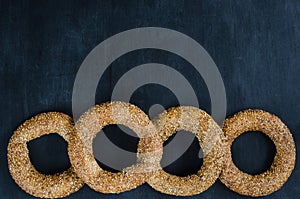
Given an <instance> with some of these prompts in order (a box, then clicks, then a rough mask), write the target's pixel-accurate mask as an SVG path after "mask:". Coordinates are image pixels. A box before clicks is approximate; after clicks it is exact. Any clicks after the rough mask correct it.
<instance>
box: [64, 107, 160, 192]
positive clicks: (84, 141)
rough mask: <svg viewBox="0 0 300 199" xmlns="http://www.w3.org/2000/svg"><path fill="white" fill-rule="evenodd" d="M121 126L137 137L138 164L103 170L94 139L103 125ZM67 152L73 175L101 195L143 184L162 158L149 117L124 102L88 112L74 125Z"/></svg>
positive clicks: (157, 139)
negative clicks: (98, 161) (96, 155)
mask: <svg viewBox="0 0 300 199" xmlns="http://www.w3.org/2000/svg"><path fill="white" fill-rule="evenodd" d="M109 124H122V125H125V126H127V127H129V128H130V129H132V130H133V131H134V132H135V133H136V134H137V136H138V137H139V138H140V141H139V144H138V152H137V163H136V164H135V165H133V166H130V167H127V168H125V169H124V170H123V171H120V172H118V173H111V172H109V171H105V170H103V169H102V168H100V167H99V165H98V164H97V162H96V160H95V158H94V155H93V149H92V142H93V139H94V138H95V137H96V135H97V133H98V132H99V131H100V130H101V129H102V128H103V127H105V126H106V125H109ZM75 128H76V131H77V134H74V136H73V137H72V141H71V142H70V145H69V148H68V151H69V157H70V160H71V163H72V165H73V166H74V168H75V171H76V173H77V174H78V176H80V177H81V178H82V179H83V180H84V182H85V183H86V184H87V185H89V186H90V187H91V188H92V189H94V190H96V191H98V192H102V193H121V192H124V191H129V190H131V189H134V188H136V187H137V186H139V185H141V184H143V183H144V182H145V181H146V180H147V179H148V178H149V177H150V176H151V175H152V173H153V170H156V169H157V167H158V165H159V162H160V160H161V157H162V142H161V141H160V137H159V136H158V135H157V133H156V129H155V127H154V125H153V124H152V122H151V121H150V120H149V118H148V116H147V115H146V114H145V113H144V112H143V111H142V110H140V109H139V108H138V107H136V106H134V105H132V104H128V103H125V102H108V103H103V104H101V105H96V106H95V107H93V108H91V109H89V110H88V111H87V112H85V113H84V114H83V115H82V116H81V117H80V119H79V120H78V122H76V124H75Z"/></svg>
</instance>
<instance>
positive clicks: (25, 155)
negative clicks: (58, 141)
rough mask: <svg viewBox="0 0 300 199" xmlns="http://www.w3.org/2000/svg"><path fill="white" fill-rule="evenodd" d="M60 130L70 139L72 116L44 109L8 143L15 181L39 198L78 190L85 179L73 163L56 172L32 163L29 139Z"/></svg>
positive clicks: (63, 194)
mask: <svg viewBox="0 0 300 199" xmlns="http://www.w3.org/2000/svg"><path fill="white" fill-rule="evenodd" d="M50 133H58V134H59V135H60V136H62V137H63V138H64V139H65V140H66V141H67V142H69V139H70V135H71V134H73V133H74V126H73V121H72V119H71V118H70V117H69V116H68V115H65V114H63V113H58V112H49V113H42V114H39V115H37V116H35V117H33V118H32V119H30V120H27V121H26V122H25V123H23V124H22V125H21V126H20V127H18V129H17V130H16V131H15V132H14V134H13V135H12V137H11V138H10V141H9V144H8V148H7V150H8V152H7V159H8V168H9V172H10V174H11V176H12V178H13V179H14V180H15V182H16V183H17V184H18V185H19V186H20V187H21V188H22V189H23V190H24V191H25V192H27V193H29V194H31V195H33V196H36V197H40V198H61V197H65V196H68V195H70V194H72V193H74V192H76V191H78V190H79V189H80V188H81V187H82V186H83V185H84V183H83V181H82V180H81V179H80V178H79V177H78V176H77V175H76V173H75V172H74V169H73V168H72V167H70V168H69V169H68V170H67V171H64V172H61V173H57V174H54V175H44V174H41V173H39V172H38V171H37V170H36V169H35V168H34V166H33V165H32V164H31V162H30V159H29V151H28V148H27V142H29V141H30V140H33V139H36V138H38V137H40V136H42V135H46V134H50Z"/></svg>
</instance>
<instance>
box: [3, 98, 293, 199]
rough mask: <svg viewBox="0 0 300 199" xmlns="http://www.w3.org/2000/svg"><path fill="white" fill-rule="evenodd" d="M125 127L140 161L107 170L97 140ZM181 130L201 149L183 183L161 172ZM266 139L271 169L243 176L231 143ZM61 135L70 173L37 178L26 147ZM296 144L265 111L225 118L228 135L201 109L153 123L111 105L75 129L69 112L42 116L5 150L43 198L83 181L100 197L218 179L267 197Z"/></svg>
mask: <svg viewBox="0 0 300 199" xmlns="http://www.w3.org/2000/svg"><path fill="white" fill-rule="evenodd" d="M109 124H122V125H125V126H127V127H129V128H131V129H132V130H133V131H134V132H135V133H136V134H137V135H138V137H139V138H140V141H139V144H138V150H137V163H136V164H135V165H133V166H131V167H128V168H126V169H124V170H123V171H120V172H118V173H111V172H108V171H106V170H103V169H102V168H100V167H99V165H98V164H97V162H96V160H95V158H94V156H93V151H92V142H93V139H94V137H95V136H96V134H97V133H98V132H99V131H100V130H101V129H102V128H103V127H104V126H106V125H109ZM179 130H186V131H190V132H193V133H194V134H195V135H196V137H197V138H198V140H199V144H200V145H201V148H202V149H203V153H204V158H203V165H202V166H201V168H200V170H199V171H198V172H197V174H194V175H189V176H185V177H179V176H175V175H171V174H168V173H166V172H165V171H164V170H163V169H162V168H161V166H160V160H161V158H162V148H163V142H164V141H166V140H167V139H168V138H169V137H170V136H171V135H172V134H174V133H176V131H179ZM250 130H257V131H262V132H263V133H265V134H267V135H268V136H269V137H270V139H271V140H272V141H273V142H274V143H275V146H276V150H277V153H276V156H275V158H274V162H273V164H272V166H271V168H270V169H269V170H268V171H266V172H264V173H262V174H260V175H254V176H253V175H249V174H246V173H243V172H242V171H240V170H239V169H238V168H237V167H236V166H235V165H234V163H233V161H232V158H231V144H232V142H233V140H234V139H235V138H236V137H238V136H239V135H240V134H242V133H243V132H245V131H250ZM53 132H57V133H58V134H59V135H61V136H62V137H63V138H64V139H65V140H66V141H67V142H68V144H69V145H68V152H69V158H70V161H71V165H72V166H71V168H69V169H68V170H67V171H64V172H62V173H57V174H55V175H44V174H41V173H39V172H38V171H37V170H36V169H35V168H34V166H33V165H32V164H31V162H30V159H29V155H28V153H29V152H28V149H27V145H26V143H27V142H28V141H30V140H33V139H35V138H38V137H40V136H42V135H45V134H49V133H53ZM295 156H296V154H295V143H294V140H293V137H292V135H291V133H290V131H289V129H288V128H287V127H286V125H285V124H284V123H283V122H282V121H281V120H280V119H279V118H278V117H276V116H274V115H272V114H270V113H267V112H265V111H262V110H246V111H242V112H239V113H237V114H236V115H234V116H233V117H231V118H229V119H226V120H225V122H224V124H223V131H222V129H220V127H219V126H218V125H217V124H216V123H215V122H214V120H213V119H212V118H211V117H210V116H209V115H208V114H207V113H206V112H204V111H202V110H200V109H197V108H195V107H187V106H180V107H176V108H170V109H168V110H167V111H165V112H163V113H161V114H159V115H158V116H157V117H156V119H154V121H153V123H152V122H151V121H150V120H149V118H148V116H147V115H146V114H145V113H144V112H143V111H142V110H140V109H139V108H138V107H136V106H134V105H132V104H128V103H124V102H108V103H104V104H101V105H96V106H95V107H93V108H91V109H89V110H88V111H87V112H85V113H84V114H83V115H82V116H81V117H80V119H79V120H78V122H76V124H75V126H74V124H73V121H72V119H71V118H70V117H69V116H68V115H65V114H62V113H58V112H49V113H42V114H39V115H37V116H35V117H33V118H32V119H30V120H28V121H26V122H25V123H23V124H22V125H21V126H20V127H18V129H17V130H16V131H15V132H14V134H13V136H12V137H11V139H10V141H9V144H8V167H9V171H10V173H11V175H12V178H13V179H14V180H15V182H16V183H17V184H18V185H19V186H20V187H21V188H22V189H23V190H24V191H26V192H27V193H29V194H31V195H33V196H36V197H41V198H59V197H65V196H67V195H69V194H72V193H74V192H76V191H77V190H79V189H80V188H81V187H82V186H83V185H84V183H86V184H87V185H88V186H90V187H91V188H92V189H94V190H96V191H99V192H102V193H120V192H124V191H128V190H131V189H134V188H136V187H137V186H139V185H141V184H143V183H144V182H147V183H148V184H149V185H150V186H152V187H153V188H154V189H155V190H157V191H160V192H162V193H166V194H171V195H177V196H190V195H195V194H199V193H201V192H203V191H205V190H207V189H208V188H209V187H210V186H211V185H212V184H213V183H214V182H215V181H216V180H217V179H218V178H220V180H221V182H222V183H224V184H225V185H226V186H227V187H228V188H230V189H231V190H233V191H235V192H237V193H239V194H242V195H247V196H264V195H268V194H270V193H272V192H274V191H276V190H278V189H280V187H282V185H283V184H284V183H285V182H286V181H287V179H288V177H289V176H290V174H291V173H292V170H293V169H294V165H295Z"/></svg>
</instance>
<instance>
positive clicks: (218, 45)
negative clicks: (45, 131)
mask: <svg viewBox="0 0 300 199" xmlns="http://www.w3.org/2000/svg"><path fill="white" fill-rule="evenodd" d="M146 26H158V27H165V28H170V29H174V30H177V31H180V32H182V33H184V34H186V35H188V36H190V37H192V38H193V39H195V40H196V41H197V42H199V43H200V44H201V45H203V47H204V48H205V49H206V50H207V51H208V52H209V53H210V55H211V57H212V58H213V59H214V61H215V63H216V64H217V66H218V68H219V70H220V73H221V75H222V77H223V79H224V83H225V87H226V92H227V105H228V109H227V115H232V114H234V113H235V112H237V111H240V110H243V109H246V108H260V109H265V110H267V111H269V112H272V113H274V114H276V115H279V116H280V117H281V119H282V120H283V121H284V122H285V123H286V124H287V125H288V127H289V128H290V130H291V132H292V133H293V136H294V138H295V141H296V145H298V144H299V142H300V135H299V133H300V132H299V131H300V123H299V112H300V105H299V100H300V89H299V85H300V78H299V76H300V68H299V67H300V56H299V52H300V2H299V1H297V0H284V1H283V0H278V1H261V0H255V1H250V0H244V1H238V0H237V1H230V0H229V1H223V0H222V1H221V0H218V1H211V0H205V1H173V0H170V1H150V0H147V1H146V0H143V1H139V0H136V1H119V2H118V1H102V2H100V1H98V2H94V1H82V2H78V1H70V2H67V1H56V3H54V1H49V2H47V3H46V2H40V1H19V2H18V3H14V2H13V1H1V3H0V110H1V111H0V132H1V133H0V151H1V153H0V198H5V199H6V198H34V197H31V196H29V195H28V194H26V193H25V192H23V191H22V190H21V189H20V188H19V187H18V186H17V185H16V184H15V183H14V181H13V180H12V178H11V177H10V175H9V173H8V168H7V161H6V152H7V151H6V147H7V143H8V140H9V137H10V136H11V135H12V132H13V131H14V129H16V128H17V127H18V126H19V125H20V124H21V123H22V122H23V121H24V120H25V119H28V118H30V117H31V116H34V115H35V114H38V113H41V112H46V111H53V110H55V111H61V112H65V113H68V114H72V110H71V96H72V87H73V83H74V79H75V75H76V72H77V70H78V68H79V66H80V64H81V63H82V61H83V59H84V58H85V57H86V55H87V54H88V53H89V52H90V51H91V50H92V49H93V48H94V47H95V46H96V45H97V44H99V43H100V42H101V41H103V40H105V39H106V38H108V37H110V36H112V35H114V34H116V33H119V32H121V31H124V30H128V29H132V28H136V27H146ZM148 62H158V63H163V64H166V65H169V66H172V67H174V68H176V69H177V70H179V71H180V72H181V73H182V74H183V75H184V76H185V77H186V78H187V79H189V81H190V82H191V84H192V85H193V88H194V89H195V90H197V95H198V98H199V100H200V103H201V104H200V107H201V108H202V109H204V110H206V111H208V112H210V100H209V95H208V91H207V88H206V86H205V84H204V82H203V80H202V79H201V77H199V76H197V75H196V73H193V70H192V68H191V66H190V65H189V64H188V63H186V62H185V61H184V60H182V59H181V58H180V57H178V56H175V55H173V54H171V53H166V52H161V51H158V50H141V51H136V52H132V53H129V54H126V55H124V56H122V57H120V58H119V59H118V60H116V61H115V62H114V63H113V64H112V66H111V67H110V68H109V69H108V70H107V71H106V73H105V75H104V76H103V78H102V79H101V81H100V84H99V88H98V94H97V102H98V103H100V102H104V101H108V100H109V99H110V93H111V90H112V88H113V85H114V84H115V83H116V81H117V80H118V78H120V77H121V75H122V74H124V73H125V72H126V71H127V70H129V69H130V68H132V67H133V66H135V65H138V64H143V63H148ZM124 66H126V67H124ZM158 87H159V86H155V85H148V86H144V87H142V88H140V89H138V90H137V91H136V92H135V93H134V95H133V96H132V99H131V102H132V103H135V104H137V105H139V106H140V107H141V108H142V109H143V110H145V111H146V112H147V110H148V108H149V107H150V105H152V104H156V103H160V104H163V105H164V106H165V107H171V106H175V105H176V104H177V101H176V98H174V95H173V94H172V93H170V92H169V91H168V90H167V89H166V88H163V87H159V88H158ZM100 91H101V94H100ZM154 91H155V92H156V95H153V92H154ZM114 130H115V129H113V127H112V128H108V129H107V132H106V133H107V134H108V135H109V137H110V139H111V140H112V141H113V142H115V143H117V144H118V145H120V146H121V147H124V148H126V147H127V148H130V150H133V151H134V150H135V143H136V142H137V140H135V139H134V138H130V137H126V135H124V134H123V135H122V134H120V135H118V133H117V135H116V133H112V132H114ZM108 131H110V132H108ZM122 140H125V141H126V143H129V145H126V144H124V142H122ZM122 143H123V144H122ZM195 143H196V144H195ZM195 143H194V144H193V145H192V147H191V148H190V149H189V151H188V152H187V154H185V155H184V156H183V157H181V158H180V160H178V161H176V162H175V163H174V164H172V165H170V166H169V167H168V168H166V170H168V171H169V172H173V173H176V174H178V175H184V174H188V173H192V172H193V171H195V169H196V170H197V168H199V167H200V165H201V160H199V159H197V157H196V155H195V154H196V153H197V151H198V150H199V146H198V145H197V142H195ZM53 146H55V147H53ZM66 146H67V145H66V143H65V142H64V141H63V140H62V139H61V138H60V137H58V136H55V135H54V136H47V137H43V138H40V139H38V140H35V141H33V142H31V143H30V144H29V148H30V155H31V158H32V161H33V163H34V165H35V166H36V167H37V168H38V169H39V170H40V171H42V172H44V173H53V172H55V171H60V170H62V169H64V168H66V167H68V165H69V163H68V157H67V153H66ZM298 148H299V147H298ZM108 150H109V149H108ZM274 150H275V149H274V145H273V144H272V142H270V140H268V138H266V137H265V136H263V135H262V134H260V133H248V134H245V135H244V136H241V137H240V138H238V139H237V141H236V142H235V143H234V146H233V157H234V160H235V162H236V163H237V165H238V166H239V167H240V168H241V169H243V170H244V171H247V172H249V173H257V172H261V171H264V170H265V169H267V168H268V166H269V165H270V163H271V162H272V158H273V156H274V152H275V151H274ZM298 152H299V151H298ZM116 158H117V156H116ZM298 163H299V161H297V165H296V168H295V171H294V172H293V174H292V176H291V178H290V179H289V180H288V182H287V183H286V184H285V185H284V187H283V188H282V189H281V190H280V191H278V192H276V193H274V194H272V195H270V196H268V197H265V198H268V199H269V198H272V199H292V198H299V196H300V188H299V184H300V170H299V165H298ZM195 165H196V166H195ZM68 198H74V199H75V198H76V199H79V198H173V197H172V196H167V195H163V194H160V193H158V192H156V191H154V190H153V189H152V188H150V187H149V186H148V185H143V186H140V187H138V188H137V189H135V190H132V191H130V192H126V193H122V194H120V195H104V194H101V193H96V192H94V191H93V190H91V189H90V188H89V187H88V186H85V187H84V188H83V189H81V190H80V191H79V192H77V193H75V194H73V195H71V196H69V197H68ZM191 198H203V199H204V198H205V199H217V198H223V199H232V198H235V199H241V198H247V197H243V196H239V195H238V194H236V193H234V192H232V191H230V190H229V189H227V188H226V187H225V186H224V185H222V184H221V183H220V182H219V181H217V182H216V183H215V184H214V185H213V186H212V187H211V188H210V189H209V190H207V191H206V192H205V193H203V194H201V195H197V196H194V197H191Z"/></svg>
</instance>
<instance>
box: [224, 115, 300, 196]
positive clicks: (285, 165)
mask: <svg viewBox="0 0 300 199" xmlns="http://www.w3.org/2000/svg"><path fill="white" fill-rule="evenodd" d="M223 131H224V133H225V136H226V137H227V139H228V145H227V146H226V148H225V151H226V152H225V154H226V159H227V161H226V164H225V166H224V169H223V171H222V174H221V176H220V180H221V181H222V183H224V184H225V185H226V186H227V187H228V188H230V189H231V190H233V191H235V192H237V193H239V194H241V195H246V196H253V197H258V196H265V195H269V194H271V193H273V192H275V191H277V190H279V189H280V188H281V187H282V186H283V184H284V183H285V182H286V181H287V180H288V178H289V176H290V175H291V173H292V171H293V169H294V166H295V160H296V152H295V143H294V140H293V137H292V134H291V133H290V131H289V129H288V128H287V127H286V125H285V124H284V123H283V122H282V121H281V120H280V119H279V118H278V117H276V116H275V115H272V114H270V113H268V112H265V111H262V110H245V111H242V112H239V113H237V114H235V115H234V116H233V117H231V118H228V119H226V120H225V122H224V124H223ZM246 131H261V132H263V133H265V134H266V135H267V136H269V137H270V139H271V140H272V141H273V142H274V144H275V146H276V150H277V153H276V155H275V158H274V162H273V164H272V166H271V168H270V169H269V170H268V171H266V172H264V173H261V174H259V175H249V174H247V173H243V172H242V171H240V170H239V169H238V168H237V167H236V166H235V164H234V163H233V161H232V157H231V145H232V142H233V141H234V139H235V138H237V137H238V136H239V135H241V134H242V133H244V132H246Z"/></svg>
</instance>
